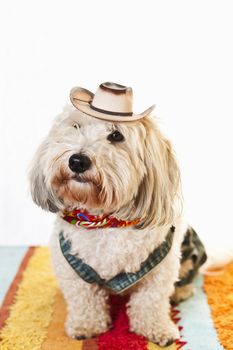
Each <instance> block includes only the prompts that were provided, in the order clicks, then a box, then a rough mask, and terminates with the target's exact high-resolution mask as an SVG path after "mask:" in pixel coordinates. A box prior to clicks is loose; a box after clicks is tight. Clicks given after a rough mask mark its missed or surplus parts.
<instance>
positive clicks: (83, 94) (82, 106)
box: [70, 87, 155, 122]
mask: <svg viewBox="0 0 233 350" xmlns="http://www.w3.org/2000/svg"><path fill="white" fill-rule="evenodd" d="M93 97H94V94H93V93H92V92H91V91H89V90H87V89H84V88H81V87H75V88H73V89H72V90H71V92H70V100H71V103H72V104H73V106H74V107H75V108H77V109H78V110H80V111H81V112H83V113H86V114H87V115H89V116H91V117H94V118H98V119H103V120H107V121H117V122H118V121H121V122H127V121H134V120H139V119H142V118H144V117H145V116H147V115H149V114H150V113H151V112H152V111H153V110H154V108H155V105H152V106H151V107H149V108H148V109H146V110H145V111H144V112H142V113H140V114H134V113H133V114H132V115H130V116H125V115H121V114H114V115H112V114H111V112H109V113H105V112H102V111H101V112H100V111H97V110H95V109H93V108H92V107H91V101H92V100H93Z"/></svg>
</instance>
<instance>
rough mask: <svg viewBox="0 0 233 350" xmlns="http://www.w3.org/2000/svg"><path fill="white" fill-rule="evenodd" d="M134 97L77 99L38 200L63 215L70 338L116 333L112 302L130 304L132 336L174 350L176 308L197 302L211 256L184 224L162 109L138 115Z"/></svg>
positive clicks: (33, 175)
mask: <svg viewBox="0 0 233 350" xmlns="http://www.w3.org/2000/svg"><path fill="white" fill-rule="evenodd" d="M132 94H133V92H132V89H131V88H129V87H126V86H124V85H120V84H116V83H111V82H106V83H103V84H101V85H100V86H99V88H98V89H97V91H96V93H95V94H93V93H92V92H90V91H89V90H86V89H83V88H80V87H79V88H74V89H72V91H71V95H70V97H71V102H72V104H73V106H67V107H66V108H65V109H64V111H63V113H62V114H61V115H59V116H58V117H57V118H56V119H55V122H54V124H53V126H52V129H51V131H50V133H49V135H48V136H47V137H46V138H45V139H44V141H43V142H42V144H41V145H40V147H39V149H38V150H37V152H36V154H35V157H34V159H33V161H32V165H31V169H30V183H31V193H32V198H33V200H34V202H35V203H36V204H37V205H39V206H40V207H41V208H43V209H45V210H48V211H51V212H54V213H57V218H56V222H55V226H54V232H53V235H52V238H51V241H50V247H51V253H52V261H53V267H54V271H55V274H56V276H57V278H58V282H59V286H60V288H61V290H62V293H63V295H64V298H65V300H66V304H67V318H66V322H65V329H66V333H67V335H68V336H69V337H71V338H75V339H85V338H90V337H93V336H96V335H98V334H100V333H103V332H106V331H107V330H108V329H109V328H110V327H111V318H110V313H109V307H110V306H109V302H108V299H109V295H110V294H112V293H117V294H120V295H125V294H128V295H129V301H128V303H127V314H128V317H129V323H130V330H131V331H132V332H135V333H137V334H139V335H143V336H145V337H146V338H147V339H148V340H150V341H152V342H154V343H156V344H158V345H160V346H168V345H169V344H171V343H172V342H173V341H174V340H176V339H178V338H179V331H178V328H177V326H176V325H175V324H174V323H173V321H172V320H171V317H170V303H171V300H172V301H173V302H179V301H180V300H183V299H186V298H188V297H189V296H191V295H192V293H193V284H192V279H193V277H194V276H195V275H196V273H197V271H198V268H199V266H200V265H202V264H203V263H204V261H205V260H206V254H205V251H204V247H203V245H202V243H201V242H200V240H199V239H198V236H197V234H196V233H195V231H194V230H193V229H192V228H191V227H189V226H188V225H187V223H186V222H185V220H184V218H183V214H182V195H181V184H180V171H179V167H178V164H177V161H176V158H175V155H174V151H173V149H172V146H171V143H170V141H169V140H168V139H167V138H166V137H165V136H164V135H163V134H162V133H161V131H160V129H159V127H158V123H157V121H156V119H155V118H154V117H153V116H152V115H151V113H152V111H153V109H154V106H152V107H150V108H149V109H147V110H146V111H145V112H143V113H141V114H135V113H133V111H132V110H133V108H132ZM190 247H192V248H190Z"/></svg>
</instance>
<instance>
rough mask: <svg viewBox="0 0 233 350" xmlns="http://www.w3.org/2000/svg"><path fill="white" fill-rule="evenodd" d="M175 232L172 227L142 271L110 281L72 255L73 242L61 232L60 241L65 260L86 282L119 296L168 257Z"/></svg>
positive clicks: (141, 267)
mask: <svg viewBox="0 0 233 350" xmlns="http://www.w3.org/2000/svg"><path fill="white" fill-rule="evenodd" d="M174 232H175V227H174V226H172V227H171V228H170V230H169V231H168V233H167V236H166V238H165V241H164V242H163V243H161V244H160V246H159V247H157V248H155V250H154V251H153V252H152V253H150V254H149V256H148V258H147V259H146V260H145V261H143V262H142V263H141V266H140V269H139V270H138V271H137V272H134V273H131V272H130V273H126V272H121V273H119V274H117V275H116V276H115V277H113V278H111V279H110V280H105V279H104V278H102V277H100V275H99V274H98V273H97V272H96V271H95V270H94V269H93V268H92V267H91V266H90V265H88V264H86V263H85V262H84V261H83V260H82V259H80V258H78V257H77V255H72V254H70V250H71V242H70V241H69V240H66V239H65V238H64V235H63V232H60V234H59V240H60V247H61V251H62V253H63V255H64V257H65V259H66V260H67V262H68V263H69V264H70V266H71V267H72V268H73V269H74V271H75V272H76V273H77V274H78V275H79V276H80V277H81V278H82V279H83V280H84V281H85V282H87V283H97V284H98V285H100V286H102V287H105V288H107V289H108V290H110V291H111V292H113V293H115V294H118V293H121V292H123V291H125V290H126V289H128V288H130V287H132V286H133V285H134V284H135V283H137V282H138V281H140V280H141V279H142V278H143V277H144V276H145V275H147V274H148V273H149V272H150V271H151V270H152V269H154V268H155V267H156V266H157V265H158V264H159V263H160V262H161V261H162V260H163V259H164V258H165V257H166V256H167V254H168V253H169V251H170V249H171V246H172V242H173V237H174Z"/></svg>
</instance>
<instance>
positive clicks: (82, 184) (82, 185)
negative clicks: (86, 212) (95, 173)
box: [56, 175, 101, 208]
mask: <svg viewBox="0 0 233 350" xmlns="http://www.w3.org/2000/svg"><path fill="white" fill-rule="evenodd" d="M99 193H100V190H99V186H98V185H97V184H95V183H94V182H93V181H92V180H91V178H90V177H89V178H87V177H84V176H80V175H72V176H71V177H70V178H69V179H66V181H64V179H62V180H61V181H59V186H58V185H57V184H56V195H57V196H58V198H60V199H61V200H62V202H63V203H64V204H65V206H67V207H70V206H72V207H80V206H81V207H86V208H99V207H100V206H101V202H100V198H99Z"/></svg>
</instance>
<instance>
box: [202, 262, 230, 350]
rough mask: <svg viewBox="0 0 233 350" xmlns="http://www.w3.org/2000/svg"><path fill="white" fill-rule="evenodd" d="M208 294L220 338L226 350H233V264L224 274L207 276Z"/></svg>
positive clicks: (205, 284)
mask: <svg viewBox="0 0 233 350" xmlns="http://www.w3.org/2000/svg"><path fill="white" fill-rule="evenodd" d="M204 290H205V292H206V294H207V298H208V303H209V305H210V309H211V313H212V317H213V320H214V324H215V327H216V329H217V333H218V337H219V340H220V342H221V344H222V345H223V347H224V349H226V350H233V341H232V335H233V263H231V264H229V265H227V266H226V267H225V268H224V269H223V271H222V273H219V274H216V275H211V276H205V278H204Z"/></svg>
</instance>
